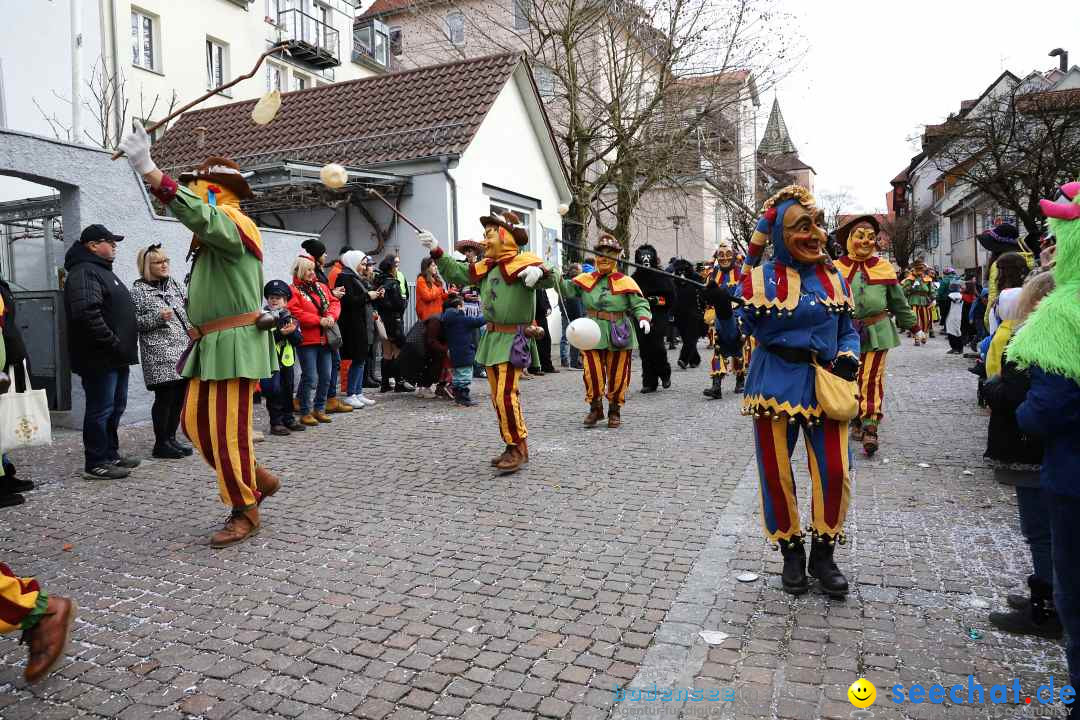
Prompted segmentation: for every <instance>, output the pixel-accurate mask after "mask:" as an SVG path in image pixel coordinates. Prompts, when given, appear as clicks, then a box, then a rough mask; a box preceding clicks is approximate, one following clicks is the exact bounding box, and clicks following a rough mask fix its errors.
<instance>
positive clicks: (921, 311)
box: [902, 256, 935, 345]
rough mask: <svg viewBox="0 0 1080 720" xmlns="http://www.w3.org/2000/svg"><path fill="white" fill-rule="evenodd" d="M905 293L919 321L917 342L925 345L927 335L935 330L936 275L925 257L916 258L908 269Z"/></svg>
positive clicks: (916, 335) (905, 278)
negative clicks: (927, 265) (933, 274)
mask: <svg viewBox="0 0 1080 720" xmlns="http://www.w3.org/2000/svg"><path fill="white" fill-rule="evenodd" d="M902 286H903V288H904V293H905V294H906V295H907V301H908V305H910V306H911V309H912V310H914V311H915V317H916V319H917V321H918V322H917V323H916V324H915V328H914V329H915V344H916V345H925V344H926V337H927V335H932V334H933V330H934V317H933V305H934V300H935V297H934V277H933V276H932V275H931V274H930V269H929V268H927V267H926V260H925V259H924V258H923V257H921V256H920V257H918V258H916V259H915V264H914V265H913V266H912V267H911V270H909V271H908V274H907V275H906V276H905V277H904V282H903V283H902Z"/></svg>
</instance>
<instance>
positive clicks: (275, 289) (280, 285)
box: [263, 280, 292, 300]
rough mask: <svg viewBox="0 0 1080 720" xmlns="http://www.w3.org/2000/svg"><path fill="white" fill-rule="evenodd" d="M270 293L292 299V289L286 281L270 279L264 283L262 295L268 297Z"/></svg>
mask: <svg viewBox="0 0 1080 720" xmlns="http://www.w3.org/2000/svg"><path fill="white" fill-rule="evenodd" d="M271 295H277V296H278V297H283V298H285V299H286V300H292V290H290V289H289V285H288V283H286V282H285V281H284V280H271V281H270V282H268V283H266V286H265V287H264V288H263V297H264V298H267V299H270V296H271Z"/></svg>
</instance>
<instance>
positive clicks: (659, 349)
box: [631, 245, 675, 393]
mask: <svg viewBox="0 0 1080 720" xmlns="http://www.w3.org/2000/svg"><path fill="white" fill-rule="evenodd" d="M634 262H636V263H637V264H638V265H644V266H646V267H650V268H657V269H659V267H660V256H659V255H658V254H657V252H656V248H654V247H653V246H652V245H642V246H641V247H639V248H638V249H637V251H636V252H635V253H634ZM631 277H632V278H633V279H634V282H636V283H637V284H638V287H640V288H641V292H642V294H644V295H645V299H646V300H648V301H649V310H650V311H651V312H652V316H653V326H652V331H651V332H649V333H648V334H646V333H643V332H641V329H640V328H635V329H636V330H637V336H638V346H639V347H640V348H641V349H640V351H639V352H640V353H641V392H643V393H651V392H656V388H657V385H659V384H660V383H663V385H664V387H665V388H669V387H671V364H670V363H669V362H668V357H667V348H666V347H665V345H664V343H665V339H666V338H667V334H668V313H670V312H671V308H672V306H674V304H675V283H674V282H673V281H672V279H671V278H669V277H667V276H664V275H661V274H660V273H655V272H652V271H650V270H645V269H642V268H638V269H637V270H635V271H634V274H633V275H632V276H631Z"/></svg>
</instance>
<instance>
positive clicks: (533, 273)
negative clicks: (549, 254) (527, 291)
mask: <svg viewBox="0 0 1080 720" xmlns="http://www.w3.org/2000/svg"><path fill="white" fill-rule="evenodd" d="M542 277H544V271H543V269H542V268H538V267H536V266H535V265H530V266H529V267H527V268H525V269H524V270H522V271H521V282H523V283H525V287H532V286H534V285H536V283H537V282H539V281H540V278H542Z"/></svg>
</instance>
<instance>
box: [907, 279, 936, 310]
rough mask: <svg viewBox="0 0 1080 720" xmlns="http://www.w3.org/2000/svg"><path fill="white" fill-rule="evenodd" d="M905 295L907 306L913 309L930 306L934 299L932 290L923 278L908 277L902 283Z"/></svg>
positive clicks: (927, 281)
mask: <svg viewBox="0 0 1080 720" xmlns="http://www.w3.org/2000/svg"><path fill="white" fill-rule="evenodd" d="M902 284H903V287H904V292H906V293H907V301H908V304H910V305H912V306H914V307H924V306H926V305H930V304H931V303H932V302H933V298H934V288H933V286H932V285H931V284H930V281H929V280H928V279H926V278H925V277H922V276H919V277H916V276H914V275H908V276H907V277H906V278H904V282H903V283H902Z"/></svg>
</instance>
